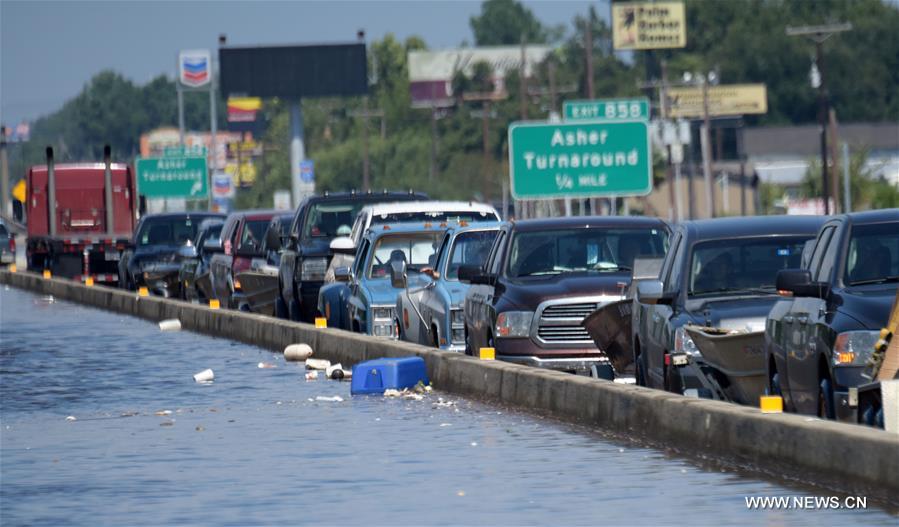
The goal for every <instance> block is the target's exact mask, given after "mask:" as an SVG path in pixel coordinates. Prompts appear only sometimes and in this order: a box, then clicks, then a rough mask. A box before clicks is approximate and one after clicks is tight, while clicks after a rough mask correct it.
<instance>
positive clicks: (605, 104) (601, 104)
mask: <svg viewBox="0 0 899 527" xmlns="http://www.w3.org/2000/svg"><path fill="white" fill-rule="evenodd" d="M562 115H564V116H565V120H566V121H635V120H638V119H642V120H648V119H649V99H647V98H646V97H640V98H637V99H593V100H588V101H565V102H564V103H563V104H562Z"/></svg>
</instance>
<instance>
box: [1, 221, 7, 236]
mask: <svg viewBox="0 0 899 527" xmlns="http://www.w3.org/2000/svg"><path fill="white" fill-rule="evenodd" d="M7 234H9V233H8V231H7V230H6V225H3V224H0V236H6V235H7Z"/></svg>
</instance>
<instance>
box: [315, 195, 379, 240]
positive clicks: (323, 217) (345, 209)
mask: <svg viewBox="0 0 899 527" xmlns="http://www.w3.org/2000/svg"><path fill="white" fill-rule="evenodd" d="M364 205H365V203H363V202H362V201H346V202H330V201H329V202H326V203H325V202H323V203H316V204H315V205H312V207H311V208H310V210H309V214H307V215H306V224H305V225H304V226H303V237H304V238H309V237H312V238H328V239H330V238H334V237H336V236H349V235H350V232H351V230H352V225H353V220H354V219H356V214H358V213H359V211H360V210H361V209H362V207H363V206H364Z"/></svg>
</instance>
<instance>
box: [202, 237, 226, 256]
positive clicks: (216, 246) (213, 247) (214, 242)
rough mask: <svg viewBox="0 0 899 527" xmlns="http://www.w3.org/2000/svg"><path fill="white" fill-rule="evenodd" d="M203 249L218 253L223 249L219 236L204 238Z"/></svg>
mask: <svg viewBox="0 0 899 527" xmlns="http://www.w3.org/2000/svg"><path fill="white" fill-rule="evenodd" d="M203 250H204V251H206V252H209V253H220V252H223V251H224V250H225V249H224V247H222V239H221V238H206V240H205V241H204V242H203Z"/></svg>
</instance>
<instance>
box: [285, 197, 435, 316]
mask: <svg viewBox="0 0 899 527" xmlns="http://www.w3.org/2000/svg"><path fill="white" fill-rule="evenodd" d="M426 199H428V197H427V195H425V194H422V193H417V192H387V191H385V192H381V193H373V192H367V193H358V192H342V193H331V194H329V193H325V194H324V195H321V196H310V197H308V198H306V199H305V200H303V202H302V203H300V206H299V207H298V208H297V210H296V213H295V214H294V217H293V222H292V223H291V225H290V230H289V232H288V234H287V236H285V237H284V239H282V240H281V247H280V249H281V262H280V265H279V268H278V284H279V290H280V294H279V295H278V298H276V299H275V314H276V315H277V316H278V317H279V318H289V319H290V320H302V321H304V322H312V321H313V320H314V319H315V315H316V312H317V309H318V291H319V289H321V286H322V284H323V283H324V280H325V272H326V271H327V269H328V264H329V263H330V261H331V256H333V255H332V254H331V248H330V244H331V240H333V239H334V238H335V237H337V236H338V235H340V236H349V234H350V232H351V229H352V226H353V222H354V221H355V220H356V215H357V214H358V213H359V211H360V210H361V209H362V207H364V206H366V205H371V204H373V203H384V202H391V201H419V200H426Z"/></svg>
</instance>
